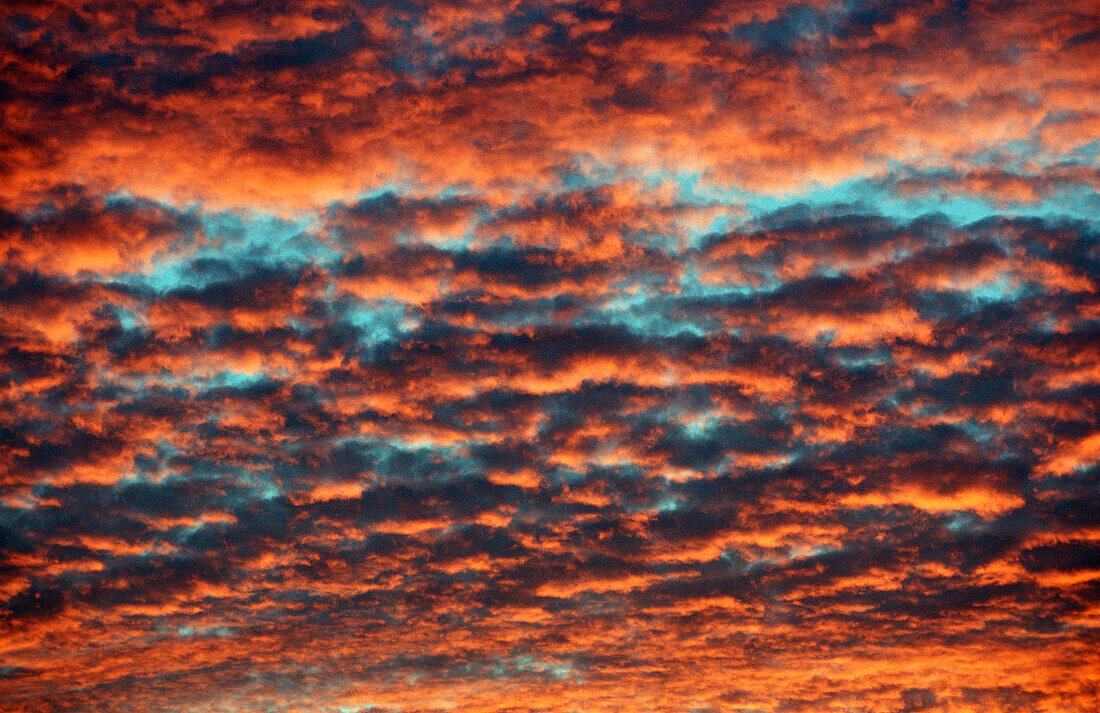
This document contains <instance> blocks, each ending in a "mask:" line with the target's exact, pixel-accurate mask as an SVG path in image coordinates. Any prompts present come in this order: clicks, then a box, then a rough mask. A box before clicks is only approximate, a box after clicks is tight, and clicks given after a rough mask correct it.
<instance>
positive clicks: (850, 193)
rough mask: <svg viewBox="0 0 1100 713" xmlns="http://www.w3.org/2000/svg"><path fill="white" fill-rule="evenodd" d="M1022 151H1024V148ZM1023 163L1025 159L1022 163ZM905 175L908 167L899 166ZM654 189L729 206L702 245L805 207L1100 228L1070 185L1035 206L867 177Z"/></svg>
mask: <svg viewBox="0 0 1100 713" xmlns="http://www.w3.org/2000/svg"><path fill="white" fill-rule="evenodd" d="M1021 148H1022V147H1021ZM1021 160H1022V159H1021ZM895 168H896V169H898V170H900V169H902V168H904V167H902V166H897V167H895ZM648 180H649V181H650V182H651V183H653V184H654V185H656V184H658V183H661V182H667V181H669V180H672V181H673V182H674V183H675V185H676V186H677V188H678V191H679V198H680V200H681V201H683V202H684V203H687V204H691V205H698V206H714V205H722V206H729V207H730V208H731V209H735V210H736V211H738V212H740V215H737V214H735V213H734V211H730V212H728V213H725V214H722V215H719V216H718V217H716V218H715V220H714V224H713V225H712V226H708V230H705V231H703V230H700V231H696V233H695V234H693V236H692V237H693V238H694V239H695V240H696V241H698V239H700V238H702V237H704V236H705V235H707V234H710V233H714V232H718V231H719V230H730V229H734V228H737V227H751V226H752V225H753V224H754V223H755V222H756V221H757V220H758V219H759V218H761V217H762V216H766V215H769V214H772V213H775V212H777V211H780V210H782V209H784V208H788V207H790V206H792V205H798V204H803V205H806V206H807V207H809V208H810V209H811V210H818V211H821V212H823V213H828V214H835V213H836V212H837V211H838V209H840V210H844V209H846V210H848V211H851V212H863V213H873V214H877V215H881V216H884V217H887V218H891V219H893V220H896V221H898V222H908V221H911V220H915V219H917V218H921V217H924V216H928V215H942V216H944V217H945V218H947V219H948V220H949V221H951V222H952V223H954V224H957V225H964V224H969V223H974V222H977V221H980V220H983V219H986V218H991V217H1003V216H1009V217H1038V218H1045V219H1054V218H1071V219H1078V220H1085V221H1090V222H1095V220H1096V217H1095V216H1096V215H1097V212H1098V209H1100V196H1098V195H1097V192H1096V191H1094V190H1091V189H1089V188H1088V187H1086V186H1073V185H1067V186H1065V187H1063V188H1061V189H1059V190H1055V191H1053V192H1052V193H1051V194H1050V195H1048V196H1046V197H1044V198H1043V199H1042V200H1040V201H1037V202H1032V203H1005V202H1003V201H997V200H994V199H993V198H983V197H980V196H968V195H959V194H956V195H947V194H945V193H943V192H937V191H931V192H928V193H922V194H914V195H908V196H902V195H899V194H898V193H897V191H895V190H893V189H892V188H891V187H890V186H889V185H888V182H886V181H883V180H877V179H869V178H865V177H861V178H855V179H850V180H847V181H841V182H838V183H832V184H826V183H817V182H812V183H810V184H809V185H808V186H807V187H805V188H803V189H802V190H798V191H788V192H775V193H763V192H756V191H749V190H745V189H743V188H738V187H735V186H723V185H719V184H715V183H712V182H710V181H707V180H705V179H704V177H703V176H702V175H701V174H700V173H699V172H692V171H686V172H683V173H677V174H665V173H661V172H656V173H653V174H651V175H649V176H648Z"/></svg>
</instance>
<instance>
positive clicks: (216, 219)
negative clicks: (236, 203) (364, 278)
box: [123, 211, 340, 294]
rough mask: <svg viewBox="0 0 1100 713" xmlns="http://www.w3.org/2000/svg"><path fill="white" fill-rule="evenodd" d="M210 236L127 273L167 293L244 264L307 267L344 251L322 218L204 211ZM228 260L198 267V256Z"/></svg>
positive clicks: (140, 283) (133, 282) (204, 229)
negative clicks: (325, 232)
mask: <svg viewBox="0 0 1100 713" xmlns="http://www.w3.org/2000/svg"><path fill="white" fill-rule="evenodd" d="M199 221H200V223H201V226H202V232H203V233H204V235H205V238H204V239H202V240H200V241H197V242H196V247H195V249H194V250H179V251H173V252H172V253H171V255H170V256H168V257H167V258H166V259H163V260H158V261H156V262H154V263H153V264H152V265H150V266H148V267H147V268H146V269H144V270H142V271H141V272H139V273H136V274H132V275H129V276H126V277H125V278H124V279H123V281H124V282H126V283H129V284H131V285H134V286H137V287H140V288H142V289H146V290H149V291H152V292H154V293H158V294H163V293H166V292H170V291H172V290H176V289H180V288H183V287H196V288H198V287H202V286H203V285H204V284H205V283H207V282H209V281H211V280H216V279H225V277H226V275H225V274H223V273H228V274H230V275H231V274H232V273H233V271H234V270H236V269H237V267H238V266H247V265H254V264H257V263H259V264H268V265H279V266H297V267H305V266H306V265H310V264H327V263H331V262H333V261H335V260H337V259H338V258H339V256H340V253H339V252H337V251H336V250H335V249H333V247H332V246H330V245H328V244H326V243H325V241H323V240H320V239H319V238H318V237H317V235H316V232H315V228H316V224H317V219H316V218H315V217H312V216H301V217H298V218H295V219H287V218H283V217H280V216H277V215H275V214H271V213H262V212H257V211H219V212H212V213H202V214H200V215H199ZM203 260H206V261H208V262H210V263H211V264H214V263H224V268H223V269H221V270H210V271H202V270H195V269H193V266H194V265H195V264H196V261H203Z"/></svg>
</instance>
